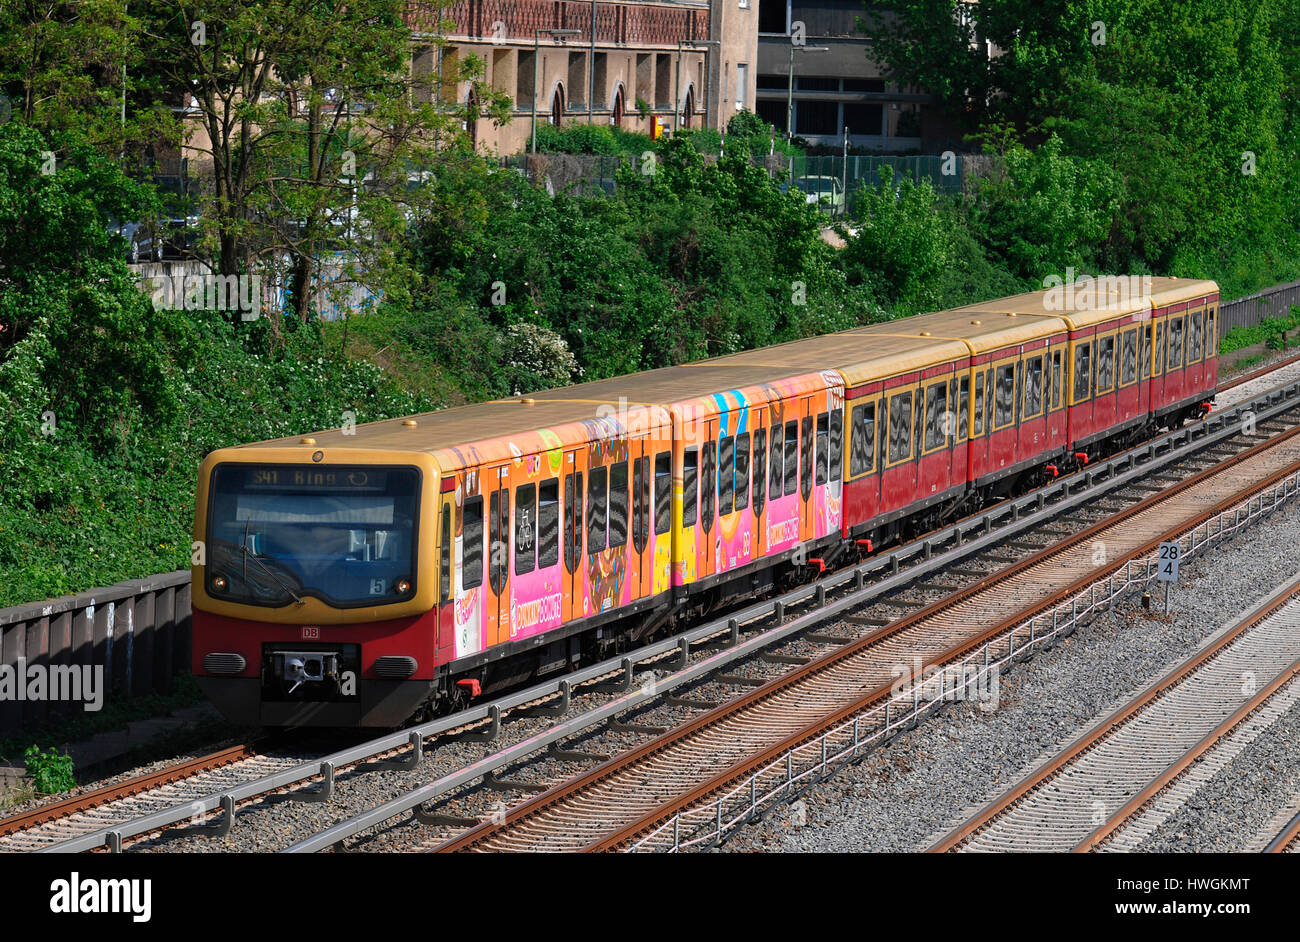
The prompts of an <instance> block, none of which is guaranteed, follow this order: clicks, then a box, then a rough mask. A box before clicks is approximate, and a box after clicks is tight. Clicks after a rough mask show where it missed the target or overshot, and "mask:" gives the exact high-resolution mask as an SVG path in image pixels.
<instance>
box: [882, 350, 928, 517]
mask: <svg viewBox="0 0 1300 942" xmlns="http://www.w3.org/2000/svg"><path fill="white" fill-rule="evenodd" d="M920 401H921V391H920V387H919V386H918V385H917V384H916V382H915V374H914V375H913V377H909V378H908V379H905V380H903V381H902V383H901V384H900V385H896V386H894V387H892V388H889V389H886V390H885V395H884V398H882V399H881V412H882V415H881V416H879V417H878V421H877V424H878V425H879V427H880V448H879V456H880V466H881V468H882V471H881V477H880V509H881V511H882V512H885V513H888V512H890V511H894V510H898V509H899V508H902V507H906V506H907V505H908V504H910V503H911V502H912V498H913V495H914V494H915V493H916V461H915V457H916V454H917V450H918V449H917V447H916V438H917V436H916V425H917V421H916V417H917V414H918V412H919V411H920Z"/></svg>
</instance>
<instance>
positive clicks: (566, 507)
mask: <svg viewBox="0 0 1300 942" xmlns="http://www.w3.org/2000/svg"><path fill="white" fill-rule="evenodd" d="M585 452H586V449H577V448H575V449H572V450H570V451H567V452H565V454H564V461H563V462H562V463H561V467H562V468H563V472H564V482H563V488H562V494H561V509H560V515H561V518H562V520H563V525H562V526H561V527H560V549H561V553H560V555H561V556H562V557H563V560H562V561H563V563H564V572H563V574H562V575H561V577H560V578H561V580H562V585H563V586H564V612H565V620H566V621H569V620H575V619H578V618H582V617H583V615H584V614H587V612H586V608H585V606H584V604H583V603H584V602H585V600H586V592H585V590H584V585H585V579H586V572H585V564H586V555H585V554H584V553H583V533H584V532H585V530H584V523H583V521H584V517H583V496H584V495H585V494H586V490H585V487H584V484H585V482H584V480H583V478H584V470H585V466H586V462H585V460H584V459H583V458H581V457H580V455H582V454H585Z"/></svg>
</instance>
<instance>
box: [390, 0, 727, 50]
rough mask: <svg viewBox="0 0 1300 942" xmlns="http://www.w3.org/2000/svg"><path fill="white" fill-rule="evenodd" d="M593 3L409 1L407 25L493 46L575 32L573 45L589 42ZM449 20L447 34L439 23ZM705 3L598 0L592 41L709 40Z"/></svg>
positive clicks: (654, 43) (655, 43) (668, 42)
mask: <svg viewBox="0 0 1300 942" xmlns="http://www.w3.org/2000/svg"><path fill="white" fill-rule="evenodd" d="M591 11H592V4H591V0H457V2H456V3H453V4H451V5H450V6H448V7H442V8H439V7H436V6H432V5H430V4H425V3H418V2H415V3H412V4H411V5H410V6H409V8H408V10H407V13H406V21H407V23H408V25H410V27H411V29H413V30H415V31H417V32H425V33H435V34H439V33H440V34H442V35H445V36H447V37H448V38H453V37H467V38H469V39H478V40H484V41H488V42H491V41H493V40H496V41H498V42H501V41H505V42H511V41H513V42H523V41H527V42H532V41H533V38H534V36H535V33H536V31H537V30H539V29H576V30H579V31H580V33H579V34H578V35H577V36H573V37H571V39H572V40H573V41H574V42H590V40H591ZM445 21H450V23H451V24H452V26H451V28H449V29H447V30H446V31H445V32H443V31H442V29H441V24H442V23H444V22H445ZM708 34H709V10H708V8H707V6H705V5H704V4H700V5H698V6H696V5H686V4H683V3H631V2H620V0H597V3H596V42H597V43H598V44H599V45H602V46H615V45H633V46H673V45H676V44H677V43H678V42H681V41H684V40H696V39H707V38H708Z"/></svg>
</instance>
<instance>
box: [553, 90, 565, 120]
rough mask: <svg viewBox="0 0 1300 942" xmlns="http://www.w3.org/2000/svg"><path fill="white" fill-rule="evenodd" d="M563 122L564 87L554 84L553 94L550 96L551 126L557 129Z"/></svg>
mask: <svg viewBox="0 0 1300 942" xmlns="http://www.w3.org/2000/svg"><path fill="white" fill-rule="evenodd" d="M563 120H564V86H563V85H561V84H559V83H556V86H555V93H554V94H552V95H551V124H553V125H555V126H556V127H557V128H558V127H559V126H560V122H561V121H563Z"/></svg>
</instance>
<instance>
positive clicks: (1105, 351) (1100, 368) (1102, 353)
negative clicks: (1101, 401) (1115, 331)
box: [1097, 337, 1115, 396]
mask: <svg viewBox="0 0 1300 942" xmlns="http://www.w3.org/2000/svg"><path fill="white" fill-rule="evenodd" d="M1114 385H1115V338H1114V337H1102V338H1101V339H1100V340H1098V341H1097V395H1099V396H1100V395H1101V394H1102V393H1104V392H1110V388H1111V387H1112V386H1114Z"/></svg>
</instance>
